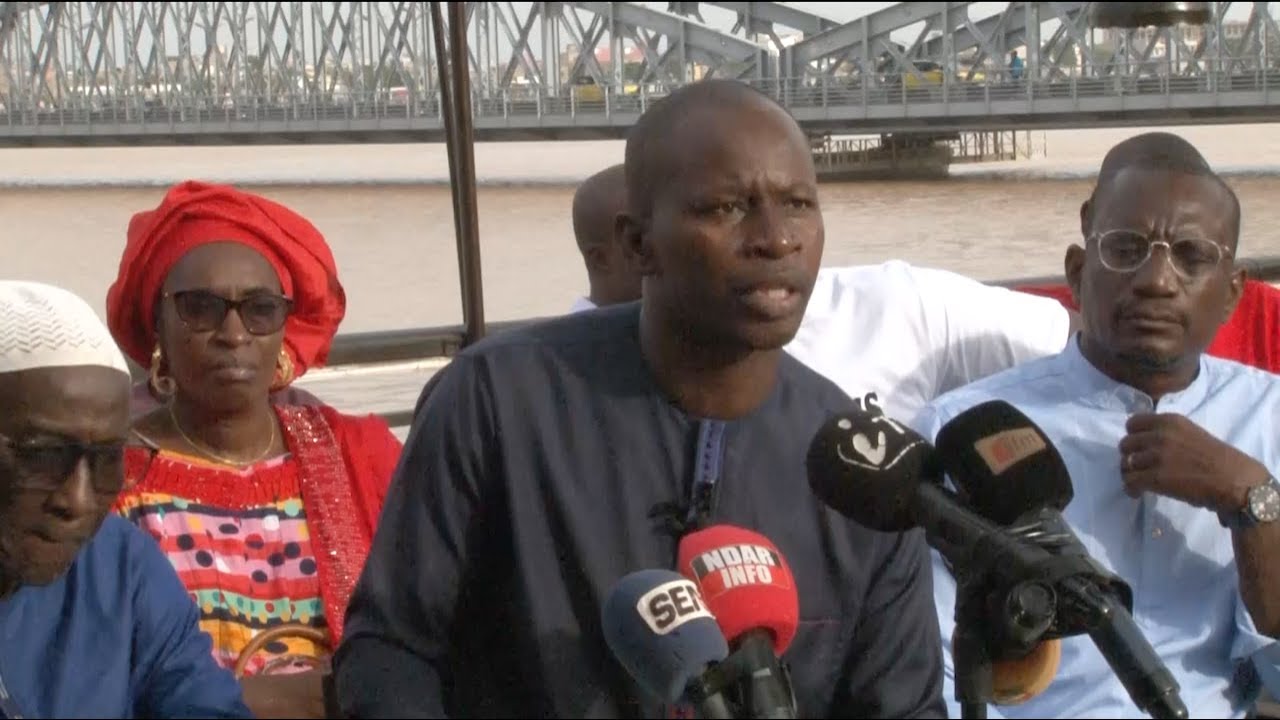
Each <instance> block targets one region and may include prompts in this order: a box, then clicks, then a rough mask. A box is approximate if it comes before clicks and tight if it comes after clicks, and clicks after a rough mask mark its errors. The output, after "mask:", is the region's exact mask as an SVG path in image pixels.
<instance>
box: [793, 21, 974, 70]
mask: <svg viewBox="0 0 1280 720" xmlns="http://www.w3.org/2000/svg"><path fill="white" fill-rule="evenodd" d="M970 4H971V3H969V2H901V3H896V4H894V5H890V6H889V7H887V8H884V9H883V10H877V11H876V12H873V13H870V14H867V15H863V16H862V17H860V18H857V19H855V20H851V21H849V22H847V23H845V24H843V25H840V26H838V27H835V28H832V29H831V30H827V31H826V32H823V33H820V34H818V35H815V36H813V37H810V38H806V39H804V40H801V41H800V42H798V43H796V44H795V45H792V46H791V47H789V48H787V49H786V50H784V51H783V53H782V62H781V67H782V74H783V75H784V76H785V77H793V78H798V77H803V76H805V75H807V74H809V72H810V68H811V66H812V65H813V64H814V63H817V62H820V61H823V60H828V59H831V58H832V57H833V56H839V57H840V58H854V59H855V62H857V63H858V64H859V65H860V66H861V67H864V68H865V67H866V66H867V65H869V64H870V63H871V62H872V61H873V58H874V54H873V53H874V52H875V51H874V49H873V46H874V45H876V44H879V45H881V46H882V47H883V48H884V50H885V51H889V52H892V51H893V49H894V46H895V45H896V43H893V42H892V41H891V40H890V39H889V36H890V34H891V33H893V32H894V31H896V30H901V29H903V28H907V27H910V26H912V25H915V24H916V23H918V22H920V21H922V20H923V21H924V22H925V33H927V32H928V31H929V30H938V31H940V32H942V33H948V32H951V31H952V29H953V27H954V25H953V22H954V20H958V19H959V15H960V14H962V13H963V12H964V11H966V10H967V9H968V6H969V5H970ZM966 17H967V16H966ZM953 18H954V19H953ZM940 22H941V24H943V27H935V25H936V24H938V23H940ZM923 34H924V33H922V37H923Z"/></svg>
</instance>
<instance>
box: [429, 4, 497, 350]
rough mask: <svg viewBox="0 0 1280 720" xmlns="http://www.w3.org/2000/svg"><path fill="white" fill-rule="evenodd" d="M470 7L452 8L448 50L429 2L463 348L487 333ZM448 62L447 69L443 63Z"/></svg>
mask: <svg viewBox="0 0 1280 720" xmlns="http://www.w3.org/2000/svg"><path fill="white" fill-rule="evenodd" d="M466 12H467V9H466V3H461V2H453V3H449V43H448V46H447V50H446V45H445V40H444V28H443V22H442V21H441V12H440V3H438V2H433V3H431V24H432V28H433V30H434V33H435V41H436V60H437V67H438V69H439V76H440V95H441V106H442V107H441V110H442V112H441V115H442V116H443V120H444V127H445V142H446V145H447V149H448V153H449V180H450V183H449V186H450V191H451V193H452V195H453V224H454V231H455V234H456V236H457V240H458V279H459V283H460V284H461V289H462V322H463V324H464V325H465V326H466V333H465V336H464V338H463V345H464V346H466V345H470V344H472V343H474V342H476V341H478V340H480V339H481V338H483V337H484V334H485V323H484V290H483V286H482V284H481V276H480V237H479V218H478V217H477V212H476V161H475V152H474V148H473V147H472V141H473V132H472V128H471V82H470V80H471V68H470V63H469V62H468V60H467V18H466ZM446 58H448V65H449V67H448V69H447V70H446V68H445V59H446Z"/></svg>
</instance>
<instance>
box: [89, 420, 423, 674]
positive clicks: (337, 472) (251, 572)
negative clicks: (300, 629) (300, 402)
mask: <svg viewBox="0 0 1280 720" xmlns="http://www.w3.org/2000/svg"><path fill="white" fill-rule="evenodd" d="M274 410H275V412H276V414H277V416H278V417H279V419H280V429H281V431H282V433H283V436H284V441H285V447H286V448H287V449H288V454H287V455H284V456H282V457H279V458H274V459H272V460H269V461H265V462H261V463H257V464H255V465H252V466H250V467H247V468H244V469H241V468H238V467H234V466H229V465H224V464H221V463H217V462H214V461H211V460H207V459H204V458H201V457H195V456H192V455H190V454H185V453H179V452H174V451H172V450H159V449H157V448H156V446H155V444H154V443H149V442H146V439H145V438H141V437H140V439H142V440H143V441H144V442H146V444H144V445H141V446H130V447H129V448H128V449H127V451H126V453H125V473H126V475H127V477H128V478H129V479H130V480H132V481H133V483H134V484H133V486H132V487H130V488H129V489H128V490H126V491H125V492H123V493H121V494H120V497H119V499H117V501H116V504H115V506H114V510H115V512H117V513H119V514H120V515H122V516H123V517H125V518H126V519H128V520H130V521H131V522H133V523H134V524H135V525H137V526H138V527H140V528H142V529H143V530H145V531H147V532H148V533H150V534H151V536H152V537H153V538H155V539H156V541H157V542H158V543H160V547H161V548H162V549H163V550H164V552H165V553H166V554H167V555H168V557H169V560H170V562H172V563H173V567H174V568H175V569H176V570H177V571H178V575H179V577H180V578H181V579H182V582H183V583H184V584H185V585H186V587H187V590H188V591H189V592H190V594H191V599H192V601H193V602H195V603H196V605H197V606H199V608H200V626H201V628H202V629H203V630H205V631H206V632H208V633H209V635H210V637H212V638H213V647H214V656H215V658H216V659H217V661H218V662H219V663H220V664H221V665H222V666H223V667H227V668H234V666H235V663H236V660H237V659H238V658H239V657H240V655H241V653H242V652H243V651H244V649H245V647H246V646H247V645H248V644H249V643H250V642H251V641H252V640H253V638H254V637H256V636H257V635H258V634H260V633H261V632H263V631H264V630H268V629H271V628H275V627H279V626H280V625H282V624H285V623H290V624H302V625H304V626H308V627H309V628H314V629H316V630H320V631H321V632H322V633H323V634H324V636H325V637H326V638H327V639H328V641H329V642H328V646H329V647H330V648H332V647H336V646H337V644H338V641H339V640H340V639H341V637H342V621H343V615H344V613H345V612H346V607H347V603H348V601H349V600H350V598H351V591H352V589H353V588H354V587H355V583H356V580H357V579H358V578H359V576H360V571H361V570H362V569H363V567H364V561H365V558H366V557H367V556H368V554H369V546H370V544H371V543H372V541H373V535H374V532H375V531H376V528H377V523H378V516H379V514H380V513H381V512H382V502H383V499H384V498H385V497H386V492H387V486H388V484H389V483H390V480H391V474H392V472H393V471H394V470H395V466H396V464H397V462H398V461H399V459H400V452H401V450H402V449H403V446H402V445H401V443H400V441H399V439H397V438H396V436H395V435H394V434H392V432H391V428H389V427H388V426H387V423H386V421H384V420H383V419H381V418H379V417H377V416H375V415H367V416H353V415H344V414H342V413H340V412H338V411H337V410H334V409H333V408H330V407H327V406H307V407H303V406H294V405H277V406H275V407H274ZM327 655H328V652H327V648H325V647H323V646H322V645H320V644H318V643H316V642H313V641H311V640H308V639H304V638H298V637H289V638H288V639H286V640H283V641H280V642H271V643H268V644H267V646H266V647H265V648H263V652H259V653H256V654H255V655H254V657H253V658H252V660H250V662H249V664H248V665H247V666H246V667H245V675H255V674H258V673H260V672H262V671H263V670H264V668H265V667H266V666H268V665H270V666H271V667H270V671H271V672H273V673H276V672H288V671H291V670H294V669H304V668H306V667H308V666H309V665H311V664H314V662H291V661H290V658H318V659H321V660H323V659H325V658H327Z"/></svg>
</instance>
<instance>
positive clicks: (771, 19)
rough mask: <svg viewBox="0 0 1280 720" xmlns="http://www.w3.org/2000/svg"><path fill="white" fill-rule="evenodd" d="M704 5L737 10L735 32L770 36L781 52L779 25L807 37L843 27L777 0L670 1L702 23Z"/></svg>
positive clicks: (674, 9) (670, 7) (669, 7)
mask: <svg viewBox="0 0 1280 720" xmlns="http://www.w3.org/2000/svg"><path fill="white" fill-rule="evenodd" d="M701 5H711V6H714V7H718V8H722V9H725V10H731V11H733V12H734V13H735V14H736V15H737V22H736V23H735V24H734V26H733V29H732V31H731V32H735V33H742V34H743V35H746V36H748V37H753V36H757V35H766V36H768V37H769V39H771V40H772V41H773V46H774V47H773V49H774V50H775V51H779V52H780V51H781V50H782V48H783V47H785V45H784V44H783V41H782V38H781V36H779V35H778V30H777V28H778V26H781V27H784V28H790V29H792V30H798V31H800V33H801V36H802V37H805V38H807V37H810V36H813V35H817V34H819V33H822V32H826V31H827V30H831V29H833V28H836V27H839V26H840V23H839V22H838V21H836V20H832V19H831V18H828V17H824V16H822V15H818V14H816V13H812V12H806V11H804V10H799V9H797V8H793V7H790V6H787V5H783V4H782V3H776V2H669V3H667V10H668V11H669V12H674V13H677V14H679V15H683V16H685V17H696V18H697V19H698V21H699V22H702V23H706V20H705V19H704V18H703V17H702V11H701V9H700V7H699V6H701Z"/></svg>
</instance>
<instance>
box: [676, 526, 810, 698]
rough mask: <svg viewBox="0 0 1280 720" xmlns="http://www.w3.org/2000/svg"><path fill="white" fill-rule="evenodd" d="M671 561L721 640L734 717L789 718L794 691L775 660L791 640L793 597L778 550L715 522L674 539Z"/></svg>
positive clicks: (796, 604) (796, 612) (796, 614)
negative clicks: (726, 651) (731, 671)
mask: <svg viewBox="0 0 1280 720" xmlns="http://www.w3.org/2000/svg"><path fill="white" fill-rule="evenodd" d="M676 562H677V566H678V567H679V569H680V572H681V573H683V574H684V576H685V577H687V578H689V579H690V580H692V581H693V582H694V583H696V584H697V585H698V590H699V591H700V592H701V594H702V597H703V599H704V600H705V601H706V603H707V607H708V609H709V610H710V611H711V613H712V614H713V615H714V616H715V618H716V622H717V623H719V625H720V630H721V631H722V633H723V635H724V637H726V638H728V640H729V646H730V648H731V649H732V650H733V653H732V655H731V656H730V659H729V661H728V664H730V665H732V666H733V667H734V668H735V670H736V673H735V674H736V677H735V678H734V683H733V684H734V685H735V686H736V687H737V688H738V690H739V692H737V693H735V694H733V695H732V697H733V700H731V702H734V703H735V704H736V705H737V706H738V707H739V708H740V711H739V716H740V717H746V718H794V717H795V716H796V700H795V694H794V692H793V690H792V686H791V678H790V675H789V670H788V668H787V666H786V664H785V663H783V662H782V661H780V660H779V658H780V657H781V656H782V654H783V653H784V652H786V650H787V647H788V646H790V644H791V640H792V638H794V637H795V634H796V628H797V626H798V625H799V620H800V599H799V595H798V594H797V593H796V584H795V579H794V578H793V577H792V575H791V568H790V567H788V566H787V562H786V560H784V559H783V557H782V553H780V552H779V551H778V548H777V547H775V546H774V544H773V543H772V542H770V541H769V539H768V538H766V537H764V536H763V535H761V534H759V533H756V532H753V531H751V530H747V529H744V528H740V527H734V526H732V525H715V526H712V527H708V528H706V529H703V530H699V531H697V532H693V533H690V534H688V535H686V536H685V537H684V538H682V539H681V541H680V549H679V552H678V559H677V561H676Z"/></svg>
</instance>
